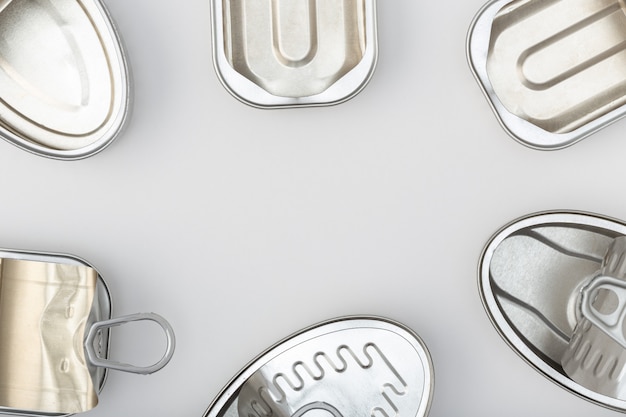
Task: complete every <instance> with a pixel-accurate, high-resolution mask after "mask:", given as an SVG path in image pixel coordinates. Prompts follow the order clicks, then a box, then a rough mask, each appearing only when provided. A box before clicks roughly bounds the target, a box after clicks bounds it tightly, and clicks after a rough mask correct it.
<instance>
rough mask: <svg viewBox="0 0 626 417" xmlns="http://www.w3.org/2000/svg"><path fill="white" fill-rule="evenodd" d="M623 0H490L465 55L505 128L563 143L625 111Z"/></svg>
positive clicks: (536, 140)
mask: <svg viewBox="0 0 626 417" xmlns="http://www.w3.org/2000/svg"><path fill="white" fill-rule="evenodd" d="M625 8H626V6H625V5H624V3H623V2H622V1H620V0H547V1H545V0H516V1H502V0H496V1H491V2H490V3H488V4H487V5H486V6H485V7H484V8H483V9H482V10H481V11H480V13H479V14H478V16H477V17H476V19H475V20H474V23H473V24H472V27H471V29H470V35H469V38H468V57H469V61H470V64H471V67H472V70H473V71H474V74H475V76H476V78H477V79H478V81H479V84H480V85H481V87H482V88H483V91H484V92H485V94H486V95H487V97H488V99H489V100H490V102H491V105H492V107H493V108H494V110H495V112H496V114H497V116H498V118H499V119H500V121H501V123H502V124H503V126H504V127H505V129H506V130H507V131H508V132H509V133H510V134H511V135H512V136H513V137H515V138H516V139H518V140H519V141H521V142H522V143H524V144H526V145H528V146H531V147H534V148H539V149H556V148H562V147H565V146H568V145H571V144H572V143H574V142H576V141H578V140H580V139H582V138H584V137H586V136H588V135H590V134H591V133H593V132H595V131H597V130H598V129H600V128H602V127H604V126H606V125H607V124H609V123H611V122H613V121H615V120H616V119H618V118H621V117H623V116H624V114H625V113H626V108H625V107H624V104H626V76H625V75H624V74H626V14H625Z"/></svg>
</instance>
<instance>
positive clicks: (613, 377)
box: [478, 211, 626, 411]
mask: <svg viewBox="0 0 626 417" xmlns="http://www.w3.org/2000/svg"><path fill="white" fill-rule="evenodd" d="M625 243H626V224H625V223H624V222H622V221H618V220H615V219H611V218H608V217H604V216H599V215H596V214H591V213H584V212H574V211H550V212H542V213H536V214H531V215H528V216H524V217H522V218H520V219H517V220H515V221H513V222H511V223H510V224H508V225H506V226H505V227H503V228H502V229H500V230H499V231H498V232H497V233H496V234H495V235H494V236H493V237H492V238H491V239H490V241H489V242H488V243H487V245H486V247H485V249H484V251H483V254H482V256H481V260H480V265H479V278H478V279H479V289H480V296H481V299H482V302H483V305H484V307H485V310H486V312H487V314H488V316H489V318H490V319H491V321H492V323H493V325H494V326H495V328H496V329H497V330H498V332H499V333H500V335H501V336H502V337H503V339H504V340H505V341H506V342H507V343H508V344H509V346H510V347H511V348H512V349H513V350H514V351H515V352H516V353H518V354H519V355H520V356H521V357H522V358H523V359H524V360H525V361H527V362H528V363H529V364H530V365H532V366H533V367H534V368H535V369H536V370H538V371H539V372H540V373H541V374H542V375H544V376H546V377H548V378H549V379H550V380H552V381H554V382H555V383H557V384H559V385H560V386H562V387H564V388H566V389H567V390H569V391H571V392H573V393H575V394H576V395H579V396H581V397H583V398H585V399H587V400H589V401H592V402H594V403H597V404H600V405H602V406H605V407H608V408H612V409H615V410H619V411H626V389H625V388H626V383H625V381H624V379H623V378H622V376H621V375H622V374H623V373H624V372H626V368H625V367H624V365H625V358H626V340H625V339H624V333H623V325H624V314H625V311H626V283H625V282H624V280H623V277H624V275H623V272H624V271H625V270H626V268H625V267H624V264H623V262H624V261H625V260H626V259H625V258H624V255H625V254H626V252H624V250H623V249H624V248H626V245H625ZM607 274H610V275H616V276H613V277H611V278H608V277H607ZM609 290H610V291H612V292H614V293H615V294H614V295H610V294H609V292H608V291H609ZM609 307H610V308H609ZM618 328H619V330H618ZM620 338H621V340H622V341H623V345H621V344H620Z"/></svg>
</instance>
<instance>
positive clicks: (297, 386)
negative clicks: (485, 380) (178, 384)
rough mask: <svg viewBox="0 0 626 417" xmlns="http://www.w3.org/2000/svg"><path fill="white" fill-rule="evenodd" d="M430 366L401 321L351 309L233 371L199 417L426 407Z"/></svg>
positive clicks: (414, 411)
mask: <svg viewBox="0 0 626 417" xmlns="http://www.w3.org/2000/svg"><path fill="white" fill-rule="evenodd" d="M433 383H434V375H433V366H432V361H431V359H430V354H429V353H428V350H427V349H426V346H425V345H424V342H423V341H422V340H421V339H420V338H419V337H418V336H417V335H416V334H415V333H414V332H413V331H411V330H410V329H409V328H407V327H406V326H404V325H402V324H400V323H397V322H394V321H392V320H389V319H385V318H381V317H373V316H352V317H343V318H337V319H333V320H329V321H325V322H322V323H319V324H316V325H314V326H311V327H308V328H306V329H304V330H301V331H299V332H297V333H296V334H294V335H292V336H290V337H288V338H286V339H284V340H282V341H281V342H279V343H277V344H276V345H274V346H273V347H271V348H269V349H268V350H266V351H265V352H264V353H262V354H261V355H259V356H258V357H257V358H256V359H255V360H254V361H252V362H251V363H250V364H249V365H248V366H247V367H245V368H244V369H243V370H241V371H240V372H239V373H238V374H237V375H236V376H235V377H234V378H233V379H232V380H231V381H230V382H229V383H228V384H227V385H226V386H225V387H224V389H223V390H222V392H221V393H220V394H219V395H218V396H217V398H216V399H215V400H214V401H213V403H212V404H211V405H210V406H209V408H208V409H207V411H206V412H205V414H204V417H221V416H229V417H236V416H246V417H251V416H257V417H266V416H277V417H278V416H281V417H283V416H302V415H304V414H306V413H312V414H316V415H317V414H321V415H332V416H334V417H341V416H350V415H368V416H369V415H383V416H384V415H407V416H416V417H418V416H419V417H423V416H426V415H427V414H428V411H429V408H430V403H431V400H432V394H433Z"/></svg>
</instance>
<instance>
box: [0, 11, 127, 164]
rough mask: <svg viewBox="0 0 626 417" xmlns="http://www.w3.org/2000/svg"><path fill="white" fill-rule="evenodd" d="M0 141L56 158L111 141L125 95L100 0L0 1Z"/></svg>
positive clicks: (114, 37) (118, 50)
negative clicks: (0, 138) (1, 139)
mask: <svg viewBox="0 0 626 417" xmlns="http://www.w3.org/2000/svg"><path fill="white" fill-rule="evenodd" d="M0 70H1V71H0V97H1V98H2V99H1V100H0V137H2V138H3V139H5V140H7V141H9V142H11V143H13V144H14V145H17V146H19V147H20V148H22V149H25V150H27V151H29V152H32V153H35V154H38V155H42V156H47V157H50V158H56V159H80V158H85V157H87V156H90V155H93V154H95V153H97V152H99V151H101V150H102V149H104V148H105V147H106V146H108V145H109V144H110V143H111V141H112V140H113V139H114V138H115V137H116V136H117V135H118V133H119V132H120V130H121V129H122V126H123V125H124V122H125V120H126V117H127V114H128V109H129V101H130V93H129V74H128V67H127V62H126V57H125V54H124V52H123V50H122V47H121V45H120V39H119V36H118V34H117V31H116V30H115V27H114V26H113V23H112V21H111V18H110V16H109V14H108V12H107V11H106V9H105V7H104V5H103V4H102V3H101V2H100V0H55V1H11V0H4V1H0Z"/></svg>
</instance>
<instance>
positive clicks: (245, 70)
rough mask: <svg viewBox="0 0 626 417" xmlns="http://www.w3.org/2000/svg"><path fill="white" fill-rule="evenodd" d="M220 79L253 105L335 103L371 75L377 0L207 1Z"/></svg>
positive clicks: (364, 82) (374, 58)
mask: <svg viewBox="0 0 626 417" xmlns="http://www.w3.org/2000/svg"><path fill="white" fill-rule="evenodd" d="M211 10H212V15H213V58H214V64H215V68H216V70H217V73H218V76H219V77H220V80H221V81H222V83H223V84H224V86H225V87H226V88H227V89H228V90H229V91H230V92H231V93H232V94H233V95H234V96H235V97H237V98H238V99H240V100H242V101H243V102H245V103H247V104H250V105H253V106H258V107H292V106H312V105H327V104H336V103H340V102H342V101H345V100H347V99H349V98H351V97H352V96H354V95H355V94H357V93H358V92H359V91H360V90H361V89H362V88H364V87H365V85H366V84H367V82H368V81H369V79H370V78H371V76H372V74H373V71H374V67H375V65H376V58H377V38H376V37H377V35H376V4H375V0H342V1H335V0H308V1H300V2H293V1H291V2H290V1H279V0H254V1H250V0H211Z"/></svg>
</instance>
